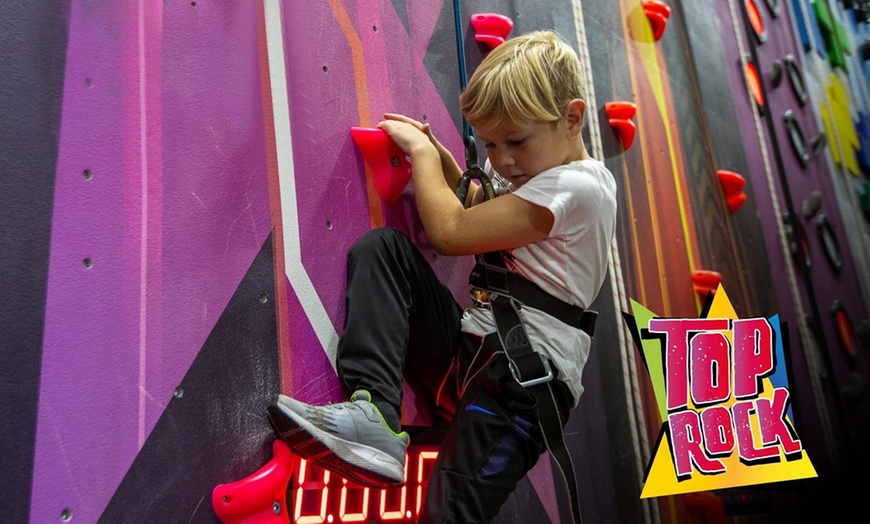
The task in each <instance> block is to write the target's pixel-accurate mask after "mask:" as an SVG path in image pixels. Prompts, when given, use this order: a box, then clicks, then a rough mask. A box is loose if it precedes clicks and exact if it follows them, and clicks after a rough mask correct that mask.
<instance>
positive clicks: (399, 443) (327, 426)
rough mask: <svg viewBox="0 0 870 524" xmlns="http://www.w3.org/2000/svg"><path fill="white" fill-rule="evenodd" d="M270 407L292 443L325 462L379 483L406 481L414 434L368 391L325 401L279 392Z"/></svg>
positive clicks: (307, 456) (349, 474) (274, 422)
mask: <svg viewBox="0 0 870 524" xmlns="http://www.w3.org/2000/svg"><path fill="white" fill-rule="evenodd" d="M266 413H267V414H268V416H269V423H271V424H272V428H273V429H274V430H275V432H276V433H277V434H278V436H279V437H280V438H281V440H283V441H284V442H286V443H287V445H288V446H290V449H292V450H293V451H294V452H295V453H296V454H297V455H299V456H300V457H302V458H304V459H307V460H310V461H311V462H313V463H315V464H317V465H318V466H320V467H322V468H325V469H328V470H330V471H334V472H336V473H338V474H339V475H341V476H343V477H345V478H347V479H349V480H354V481H356V482H358V483H360V484H363V485H366V486H372V487H376V488H380V487H385V486H397V485H401V484H403V483H404V481H405V450H406V449H407V448H408V443H409V442H410V440H411V438H410V437H409V436H408V433H407V432H405V431H403V432H401V433H398V434H397V433H394V432H393V431H392V430H391V429H390V428H389V427H388V426H387V425H386V423H384V420H383V417H382V416H381V412H380V410H378V408H377V407H376V406H375V405H374V404H372V403H371V394H370V393H369V392H368V391H365V390H359V391H356V392H355V393H354V394H353V395H352V396H351V397H350V401H348V402H342V403H340V404H329V405H326V406H312V405H310V404H305V403H304V402H299V401H298V400H294V399H292V398H290V397H287V396H285V395H278V396H277V397H275V399H274V400H273V401H272V403H271V404H270V405H269V407H268V408H267V409H266Z"/></svg>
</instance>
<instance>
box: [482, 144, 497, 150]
mask: <svg viewBox="0 0 870 524" xmlns="http://www.w3.org/2000/svg"><path fill="white" fill-rule="evenodd" d="M483 147H484V148H486V149H492V148H494V147H495V144H493V143H492V142H487V143H486V144H483Z"/></svg>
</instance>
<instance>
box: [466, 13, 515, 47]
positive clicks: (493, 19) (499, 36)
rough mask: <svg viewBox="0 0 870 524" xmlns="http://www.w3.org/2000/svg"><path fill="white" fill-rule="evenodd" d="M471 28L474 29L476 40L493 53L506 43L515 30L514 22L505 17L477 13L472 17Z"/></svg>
mask: <svg viewBox="0 0 870 524" xmlns="http://www.w3.org/2000/svg"><path fill="white" fill-rule="evenodd" d="M471 26H472V27H473V28H474V32H475V35H474V38H475V39H476V40H477V41H478V42H480V43H482V44H485V45H486V46H487V47H489V49H490V51H491V50H493V49H495V48H496V47H498V46H500V45H501V44H503V43H504V41H505V40H506V39H507V37H508V34H510V32H511V29H513V28H514V22H513V20H511V19H510V18H508V17H506V16H504V15H499V14H495V13H477V14H473V15H471Z"/></svg>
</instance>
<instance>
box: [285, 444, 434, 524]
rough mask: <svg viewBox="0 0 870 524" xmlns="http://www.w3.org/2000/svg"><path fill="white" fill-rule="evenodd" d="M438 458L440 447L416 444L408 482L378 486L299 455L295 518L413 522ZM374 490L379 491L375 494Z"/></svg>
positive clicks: (306, 522) (308, 522)
mask: <svg viewBox="0 0 870 524" xmlns="http://www.w3.org/2000/svg"><path fill="white" fill-rule="evenodd" d="M437 458H438V451H437V449H435V448H434V447H429V446H426V447H424V448H422V449H421V447H412V450H411V451H410V455H408V456H406V460H405V484H404V485H403V486H402V487H394V488H387V489H378V490H375V489H374V488H368V487H365V486H361V485H359V484H356V483H354V482H349V481H348V480H347V479H344V478H342V477H341V476H339V475H336V474H334V473H330V472H329V471H327V470H325V469H322V468H320V467H318V466H316V465H314V464H312V463H310V462H308V461H307V460H304V459H299V463H298V464H299V465H298V468H297V471H296V475H295V478H294V479H293V480H292V485H291V493H292V501H290V506H292V519H291V522H292V524H323V523H327V524H333V523H345V522H361V523H371V522H413V521H414V519H415V518H416V515H419V514H420V508H421V507H422V506H423V499H424V498H425V497H426V488H427V487H428V485H429V475H430V474H431V473H432V467H433V465H434V463H435V459H437ZM372 491H376V492H378V493H376V494H375V496H374V497H373V496H372ZM414 497H416V500H414V499H413V498H414ZM288 509H289V507H288Z"/></svg>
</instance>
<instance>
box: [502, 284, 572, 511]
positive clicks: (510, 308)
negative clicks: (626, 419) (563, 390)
mask: <svg viewBox="0 0 870 524" xmlns="http://www.w3.org/2000/svg"><path fill="white" fill-rule="evenodd" d="M490 304H491V307H492V316H493V318H494V319H495V324H496V329H497V331H498V337H499V340H500V341H501V345H502V348H504V352H505V356H506V357H507V360H508V367H509V368H510V370H511V374H512V375H513V376H514V378H515V379H516V381H517V382H519V383H520V385H521V386H523V387H524V388H527V389H528V390H529V392H531V393H532V394H533V395H535V398H536V399H537V400H538V409H539V413H540V420H539V422H538V425H539V427H540V428H541V433H542V434H543V436H544V443H545V444H546V446H547V450H549V452H550V455H551V456H552V457H553V458H554V459H555V460H556V464H557V465H558V466H559V470H560V471H561V472H562V476H563V477H564V478H565V483H566V484H567V489H568V500H570V501H571V513H572V515H573V517H574V522H575V523H576V524H581V521H580V502H579V491H578V489H577V478H576V476H575V473H574V465H573V463H572V461H571V455H570V454H569V453H568V448H567V447H566V446H565V436H564V434H563V432H562V428H563V426H564V423H563V418H562V415H561V413H559V407H558V406H557V404H556V399H555V397H554V396H553V392H552V380H553V378H555V375H554V373H553V370H552V368H551V367H550V361H549V359H547V357H545V356H544V355H542V354H540V353H538V352H536V351H535V350H534V348H533V347H532V344H531V342H530V341H529V337H528V335H527V334H526V329H525V327H523V323H522V320H521V319H520V316H519V305H518V304H517V302H516V301H515V300H514V299H512V298H510V297H507V296H504V295H497V296H493V297H492V298H491V300H490Z"/></svg>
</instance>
